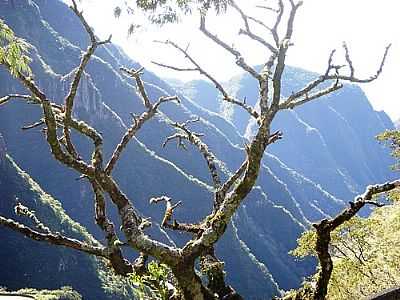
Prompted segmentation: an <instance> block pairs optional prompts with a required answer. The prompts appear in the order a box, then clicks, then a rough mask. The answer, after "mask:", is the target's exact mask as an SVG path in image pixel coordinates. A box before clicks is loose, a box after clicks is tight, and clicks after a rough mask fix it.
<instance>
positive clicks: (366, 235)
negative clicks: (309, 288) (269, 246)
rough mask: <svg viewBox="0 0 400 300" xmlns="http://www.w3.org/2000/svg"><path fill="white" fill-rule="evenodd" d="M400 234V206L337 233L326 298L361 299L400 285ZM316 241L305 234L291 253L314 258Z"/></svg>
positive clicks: (310, 233) (311, 233) (358, 220)
mask: <svg viewBox="0 0 400 300" xmlns="http://www.w3.org/2000/svg"><path fill="white" fill-rule="evenodd" d="M399 231H400V204H398V203H395V204H393V205H388V206H387V207H384V208H380V209H377V210H375V211H374V212H373V213H372V215H371V216H370V217H369V218H360V217H354V218H352V219H351V220H350V221H348V222H346V223H344V224H343V225H342V226H340V227H339V228H338V229H337V230H335V231H334V232H333V233H332V242H331V248H330V253H331V255H332V258H333V263H334V268H333V273H332V277H331V281H330V283H329V288H328V297H327V299H330V300H345V299H362V298H364V297H366V296H368V295H370V294H373V293H376V292H379V291H382V290H384V289H386V288H389V287H392V286H395V285H399V284H400V270H399V268H398V261H399V259H400V253H399V251H398V249H399V246H400V235H399ZM315 241H316V235H315V231H308V232H305V233H304V234H303V235H302V236H301V237H300V239H299V240H298V244H299V245H298V247H297V248H296V249H295V250H293V251H292V254H293V255H296V256H298V257H304V256H307V255H314V256H315V255H316V253H315V250H314V248H315ZM313 280H315V276H314V278H312V279H311V281H313Z"/></svg>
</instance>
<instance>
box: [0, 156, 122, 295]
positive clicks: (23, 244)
mask: <svg viewBox="0 0 400 300" xmlns="http://www.w3.org/2000/svg"><path fill="white" fill-rule="evenodd" d="M0 198H1V201H0V215H2V216H4V217H6V218H13V219H16V220H18V221H19V222H22V223H27V219H26V218H23V217H18V216H16V215H15V213H14V206H15V205H16V203H17V202H22V203H23V204H24V205H25V206H27V207H29V208H30V209H31V210H34V211H35V214H36V216H37V217H38V218H39V219H40V220H43V221H45V222H46V224H47V225H48V226H49V227H50V228H51V229H52V230H53V231H58V232H63V234H65V235H67V236H70V237H74V238H79V239H80V240H86V241H88V242H90V241H91V240H92V239H93V238H92V237H90V235H88V233H87V232H86V230H85V229H84V228H83V227H82V226H80V225H79V224H78V223H76V222H74V221H73V220H72V219H71V218H69V217H68V216H67V215H66V214H65V212H64V210H63V209H62V207H61V204H60V203H59V202H58V201H57V200H55V199H54V198H53V197H51V196H50V195H48V194H46V193H45V192H44V191H43V190H42V189H41V187H40V186H39V185H38V184H37V183H36V182H35V181H34V180H33V179H32V178H31V177H30V176H29V175H28V174H26V173H25V172H24V171H23V170H21V169H20V168H19V167H18V166H17V165H16V164H15V162H14V161H13V160H12V159H10V158H5V156H4V160H3V161H2V162H1V163H0ZM27 224H29V222H28V223H27ZM0 238H1V241H2V243H1V247H0V257H1V258H2V259H1V263H0V266H1V270H2V272H0V283H1V285H2V286H6V287H7V288H8V289H10V290H17V289H19V288H21V287H22V286H24V287H35V288H38V289H59V288H60V287H61V286H66V285H73V286H75V287H76V288H77V289H78V290H79V291H80V293H81V294H82V295H83V296H84V299H90V298H91V297H93V298H94V299H103V300H105V299H120V297H119V296H118V295H109V296H108V295H106V294H105V292H104V291H103V289H102V285H103V284H105V282H104V281H102V279H101V276H100V275H99V274H100V273H101V272H102V271H103V268H102V267H101V265H98V264H97V262H96V260H95V259H93V258H91V257H89V256H87V255H85V254H82V253H78V252H76V251H73V250H71V249H65V248H61V247H59V248H54V247H53V246H50V245H47V244H44V243H38V242H35V241H33V240H30V239H27V238H25V237H23V236H22V235H19V234H17V233H15V232H13V231H11V230H9V229H6V228H4V227H2V226H0ZM82 278H85V280H82ZM0 298H1V297H0ZM10 298H11V297H10ZM12 298H13V299H14V297H12ZM93 298H92V299H93ZM21 299H22V298H21ZM24 299H25V298H24ZM30 299H31V298H30ZM63 299H64V298H63ZM68 299H70V298H68Z"/></svg>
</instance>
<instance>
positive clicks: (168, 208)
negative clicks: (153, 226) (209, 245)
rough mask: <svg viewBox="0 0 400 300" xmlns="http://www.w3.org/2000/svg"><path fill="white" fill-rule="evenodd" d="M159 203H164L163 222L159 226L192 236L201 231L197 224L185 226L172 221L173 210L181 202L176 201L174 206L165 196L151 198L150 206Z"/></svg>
mask: <svg viewBox="0 0 400 300" xmlns="http://www.w3.org/2000/svg"><path fill="white" fill-rule="evenodd" d="M160 202H165V213H164V217H163V220H162V222H161V226H163V227H165V228H169V229H173V230H177V231H183V232H188V233H192V234H198V233H199V232H200V230H201V228H200V225H198V224H186V223H180V222H178V221H177V220H175V219H173V214H174V210H175V209H176V208H177V207H178V206H179V205H181V204H182V202H181V201H178V202H177V203H175V204H172V199H171V198H169V197H166V196H161V197H156V198H151V199H150V203H151V204H153V203H154V204H157V203H160Z"/></svg>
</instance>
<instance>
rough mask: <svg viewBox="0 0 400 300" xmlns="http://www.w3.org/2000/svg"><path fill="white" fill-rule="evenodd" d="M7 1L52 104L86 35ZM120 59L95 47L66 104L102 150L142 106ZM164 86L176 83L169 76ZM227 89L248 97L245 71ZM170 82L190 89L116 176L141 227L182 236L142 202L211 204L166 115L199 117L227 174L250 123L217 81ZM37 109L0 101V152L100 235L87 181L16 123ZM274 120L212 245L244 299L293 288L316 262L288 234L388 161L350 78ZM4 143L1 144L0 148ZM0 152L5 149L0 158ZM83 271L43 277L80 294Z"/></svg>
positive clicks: (201, 166)
mask: <svg viewBox="0 0 400 300" xmlns="http://www.w3.org/2000/svg"><path fill="white" fill-rule="evenodd" d="M15 5H16V7H15V8H13V7H11V5H9V4H8V2H4V1H0V18H2V19H4V20H5V21H6V23H7V24H9V25H10V26H11V27H12V28H13V29H14V30H15V32H16V33H17V34H18V35H19V36H21V37H23V38H25V39H27V40H28V41H29V42H30V43H32V44H33V46H34V49H33V50H32V57H33V64H32V68H33V70H34V73H35V74H36V78H35V80H36V81H37V82H38V83H39V85H40V86H41V88H42V89H43V90H44V91H46V93H48V94H49V95H50V96H51V97H52V98H53V99H55V101H58V102H61V101H63V98H64V96H65V94H66V92H67V90H68V87H69V81H70V78H69V76H68V75H66V74H69V73H70V71H71V70H72V68H73V67H75V66H76V65H77V64H78V62H79V56H80V54H81V51H82V49H86V47H87V37H86V34H85V32H84V31H83V29H82V27H81V25H80V24H79V22H78V20H77V19H76V17H75V16H74V15H73V14H72V13H71V12H70V11H69V10H68V8H67V7H66V6H65V5H64V4H63V3H62V2H59V1H58V0H54V1H49V0H33V1H28V0H20V1H17V2H16V4H15ZM121 65H124V66H127V67H132V66H134V67H138V66H139V65H138V63H137V62H135V61H133V60H131V59H130V58H128V57H127V56H126V54H124V53H123V52H122V51H121V49H120V48H118V47H116V46H114V45H107V46H106V47H102V48H101V49H99V50H98V51H97V52H96V56H95V57H94V59H93V60H92V61H91V62H90V64H89V66H88V70H87V71H88V75H87V76H86V77H85V78H84V80H83V82H82V84H81V85H80V88H79V93H78V98H77V101H76V109H75V111H74V114H75V115H76V116H78V117H80V118H82V119H85V120H86V121H88V122H89V123H90V124H92V125H93V126H94V127H95V128H96V129H98V130H99V131H100V132H102V134H103V136H104V137H105V141H106V142H105V153H106V155H110V153H111V151H112V150H113V148H114V146H115V145H116V144H117V143H118V142H119V139H120V138H121V136H122V135H123V133H124V131H125V130H126V128H127V126H129V125H130V124H131V122H132V120H131V117H130V113H131V112H133V113H138V112H141V111H143V108H142V105H141V101H140V99H139V98H138V96H137V94H136V93H135V92H134V89H133V83H132V82H131V81H129V80H127V79H125V78H124V77H122V76H121V75H120V73H119V67H120V66H121ZM312 75H313V74H311V73H309V72H306V71H304V70H299V69H294V68H289V70H288V72H286V74H285V90H284V93H290V92H291V91H292V90H296V89H297V88H298V87H299V86H300V85H302V84H304V83H305V82H306V81H307V80H308V79H309V78H310V77H311V76H312ZM144 79H145V81H146V88H147V90H148V93H149V94H150V96H151V97H152V99H157V98H158V97H159V96H161V95H164V94H175V93H176V91H175V90H174V89H173V88H171V87H170V86H169V85H168V84H167V83H165V82H163V81H162V80H161V79H160V78H158V77H157V76H156V75H155V74H152V73H146V74H145V77H144ZM174 86H176V87H179V85H178V84H177V83H176V82H175V84H174ZM229 88H230V90H232V92H233V93H235V94H237V96H238V97H243V96H246V98H247V99H248V103H250V104H256V98H255V91H256V88H257V87H256V86H255V83H254V82H252V81H251V80H250V78H248V77H247V76H239V77H237V78H234V79H232V80H231V81H230V82H229ZM15 91H18V92H23V88H22V87H21V85H20V84H18V83H17V82H16V81H15V80H14V79H13V78H11V77H10V76H9V75H8V74H7V73H6V72H5V71H4V70H3V69H0V95H2V94H8V93H10V92H15ZM179 92H184V93H185V94H187V95H189V96H190V97H184V96H183V95H182V94H181V98H182V105H181V106H178V105H176V104H173V103H170V104H167V105H165V106H164V107H163V115H160V116H159V117H158V118H156V119H154V120H152V121H150V122H148V123H146V125H145V126H144V128H143V129H142V130H141V131H140V133H139V135H138V137H137V139H136V140H135V141H133V142H132V143H131V144H130V145H129V147H128V149H127V151H126V152H125V153H124V155H123V157H122V158H121V161H120V162H119V164H118V166H117V168H116V170H115V176H116V177H117V180H118V182H119V183H120V186H121V188H122V189H123V190H124V192H125V193H126V194H127V195H128V196H129V197H130V198H131V199H133V201H134V203H135V205H136V207H137V208H138V209H139V210H140V211H141V212H142V213H143V214H144V215H146V216H150V217H151V218H152V220H153V224H155V225H154V226H153V228H152V229H151V232H150V233H151V234H152V235H153V236H157V237H159V238H160V239H163V240H164V242H166V243H172V242H174V243H176V244H178V245H182V244H183V243H184V242H185V241H186V238H185V237H184V236H182V235H180V234H176V233H173V232H169V231H167V232H165V231H163V230H161V229H160V228H159V226H158V225H157V222H160V220H161V219H162V214H163V211H162V208H161V207H150V206H149V205H148V199H149V198H150V197H152V196H155V195H157V196H158V195H161V194H167V195H169V196H170V197H172V198H174V199H177V200H182V202H183V205H182V207H181V209H180V210H179V211H177V217H178V218H179V219H180V220H188V221H194V220H199V219H200V218H201V216H204V215H205V214H206V213H208V212H209V211H210V210H211V206H212V199H211V194H210V193H209V185H210V178H209V174H208V172H207V168H206V166H205V163H204V161H203V159H202V157H201V156H200V155H199V154H198V153H197V152H196V151H195V149H192V148H190V147H189V150H188V151H187V152H179V151H178V150H177V149H176V147H174V146H172V145H171V146H169V147H166V148H165V149H163V148H162V147H161V144H162V141H163V140H164V138H165V137H166V136H168V135H170V134H171V133H172V130H171V129H170V128H168V126H166V124H165V122H166V119H167V118H171V119H173V120H176V121H183V120H187V119H189V118H192V117H193V115H197V116H199V117H201V122H200V123H199V124H197V125H195V130H196V131H198V132H203V133H205V134H206V135H205V141H206V142H207V143H208V144H209V145H210V149H211V150H212V151H213V152H214V153H215V155H216V157H217V158H218V159H219V160H221V161H223V162H224V168H223V169H224V171H225V172H227V171H234V170H235V169H236V168H237V167H238V166H239V165H240V163H241V162H242V159H243V157H244V148H243V147H244V144H245V143H246V141H247V140H246V137H245V135H247V136H248V135H251V132H252V126H253V124H252V123H251V122H249V119H248V117H247V115H245V114H243V113H242V112H241V111H239V110H237V109H236V108H231V107H227V106H223V105H222V106H221V103H220V102H219V101H218V96H217V94H216V92H215V89H214V88H213V87H212V86H210V85H209V84H208V83H206V82H203V81H197V82H194V83H192V85H191V86H190V91H189V89H188V86H185V87H183V88H182V90H180V91H178V93H179ZM189 92H190V93H189ZM221 107H222V108H221ZM221 112H222V113H221ZM39 117H40V111H39V110H38V108H37V107H34V106H31V105H26V104H24V103H21V102H14V103H10V105H6V106H2V107H1V109H0V132H1V133H2V134H3V137H4V140H5V144H6V145H7V152H8V154H9V155H10V156H12V157H13V159H14V160H15V161H16V163H17V164H18V165H20V166H21V168H22V169H24V170H26V171H27V173H29V174H30V175H31V176H32V178H34V180H35V181H37V182H38V183H39V184H40V185H41V186H42V187H43V189H44V190H45V191H46V192H48V193H50V194H51V195H53V196H54V197H55V198H56V199H59V200H60V202H61V203H62V205H63V207H64V208H65V210H66V212H67V213H68V214H70V215H71V216H73V217H74V218H75V219H76V220H77V221H79V222H80V223H81V224H83V225H84V226H86V227H87V228H88V229H89V230H90V231H91V232H93V233H94V235H95V236H96V237H97V238H98V239H99V240H101V239H103V237H102V236H101V234H100V232H99V230H98V229H97V227H96V226H95V224H94V220H93V203H92V195H91V191H90V188H89V186H88V185H87V184H86V183H85V182H84V181H77V180H75V179H76V177H77V174H76V173H74V172H73V171H71V170H69V169H66V168H65V167H62V166H61V165H60V164H58V163H57V162H55V161H54V159H53V158H52V157H51V155H50V152H49V149H48V146H47V145H46V143H45V141H44V138H43V135H42V133H41V132H40V130H31V131H28V132H22V131H21V130H20V127H21V126H22V125H23V124H27V123H31V122H34V121H36V120H37V119H38V118H39ZM274 126H275V127H276V128H279V129H281V130H282V131H283V132H284V135H285V137H284V140H283V141H282V142H279V143H277V144H276V145H273V147H271V149H270V151H269V152H268V153H267V155H266V156H265V158H264V162H263V163H264V166H263V168H262V170H261V174H260V178H259V180H258V183H257V185H258V186H257V187H256V188H255V189H254V190H253V191H252V192H251V194H250V195H249V197H248V199H247V200H246V201H245V203H244V205H243V206H242V207H241V208H240V209H239V211H238V212H237V214H236V216H235V217H234V219H233V222H232V225H231V226H230V227H229V229H228V230H227V233H226V235H225V236H224V238H223V239H222V240H221V241H220V242H219V244H218V247H217V248H218V249H217V253H218V255H219V256H221V258H222V259H223V260H224V261H225V262H226V270H227V275H228V280H229V281H230V283H232V284H233V285H234V286H235V287H237V289H238V290H239V291H240V292H241V293H242V294H243V295H245V296H246V298H250V299H251V298H255V297H258V298H260V297H263V298H264V297H266V298H267V297H269V296H272V295H274V294H277V293H279V290H281V289H289V288H294V287H296V286H298V285H299V284H300V283H301V281H302V278H303V277H304V276H306V275H307V274H310V273H311V272H312V270H313V268H314V266H313V264H312V262H310V261H305V262H298V261H295V260H294V259H293V258H292V257H291V256H290V255H289V254H288V251H289V250H291V249H292V248H294V247H295V245H296V238H297V237H298V236H299V235H300V234H301V232H302V231H303V230H304V229H305V228H307V227H308V225H309V222H311V221H314V220H317V219H320V218H322V217H324V216H326V215H328V214H334V213H336V212H337V211H338V210H339V209H341V207H342V205H343V201H342V200H341V199H344V200H348V197H353V195H354V194H355V193H357V192H359V191H361V189H362V188H363V187H364V185H365V184H369V183H371V182H377V181H379V182H380V181H384V180H387V179H388V178H390V176H391V174H390V170H389V168H388V167H387V166H389V165H391V164H392V162H391V160H390V158H389V156H388V154H387V151H386V150H385V149H383V148H382V147H381V146H380V145H378V144H377V143H376V142H375V140H374V135H376V134H377V133H379V132H380V131H382V130H384V129H386V128H393V124H392V122H391V121H390V119H389V118H388V117H387V116H386V115H385V114H382V113H376V112H375V111H373V109H372V108H371V106H370V104H369V102H368V100H367V99H366V98H365V96H364V94H363V93H362V92H361V90H360V89H359V88H358V87H356V86H348V87H346V88H345V89H344V90H343V91H341V92H340V93H339V94H336V95H335V96H331V97H329V98H326V99H324V100H321V101H319V102H315V103H311V104H309V105H307V106H305V107H302V108H300V109H297V110H294V111H289V112H285V113H281V114H280V115H279V116H278V119H277V121H276V122H275V123H274ZM74 140H75V141H76V142H77V144H78V148H79V149H80V150H81V151H83V152H85V153H86V154H87V155H88V144H87V141H85V140H83V139H81V138H80V137H77V136H74ZM2 145H3V144H2V143H0V149H3V148H4V147H3V146H2ZM2 147H3V148H2ZM4 157H5V156H4V151H3V160H4ZM7 166H8V167H9V168H11V169H10V170H9V171H8V172H10V173H9V174H13V173H12V172H14V173H15V172H17V171H16V169H15V168H14V169H13V167H12V165H10V163H7ZM221 166H222V163H221ZM1 174H4V173H1ZM1 174H0V176H1ZM11 176H14V175H11ZM8 177H9V176H7V177H6V178H8ZM18 185H19V183H18V182H13V181H7V186H6V187H7V189H11V190H13V189H18ZM4 189H5V187H4V188H1V189H0V197H3V196H4V195H6V196H7V197H5V198H4V199H8V200H7V201H8V202H7V209H4V210H3V209H2V208H3V207H2V206H0V213H1V214H3V213H5V214H7V213H11V211H10V209H11V208H10V207H11V203H12V201H14V200H13V199H14V194H15V193H14V192H11V193H9V192H7V191H5V190H4ZM32 197H33V196H32V195H31V194H23V195H21V196H19V198H20V199H21V201H24V202H25V201H26V203H27V205H34V203H32ZM1 203H3V202H1ZM112 212H113V213H114V216H115V212H114V211H112ZM46 219H47V220H48V221H49V222H57V220H58V216H57V215H48V216H47V217H46ZM58 221H59V220H58ZM0 230H1V231H0V237H1V240H2V243H4V242H3V241H7V243H10V244H13V243H14V242H15V241H19V240H20V239H21V238H20V237H18V236H17V234H15V233H13V232H9V231H6V230H4V229H1V228H0ZM27 242H28V241H27ZM2 245H3V244H2ZM27 247H29V249H30V250H31V251H32V252H33V253H39V252H38V251H41V250H40V249H41V247H44V246H42V245H38V244H37V243H33V242H30V241H29V246H27ZM1 249H2V250H1V251H3V248H1ZM46 249H47V250H46V251H48V252H46V253H45V255H44V256H43V258H42V260H43V261H45V260H46V255H47V253H52V254H51V255H54V256H52V257H54V261H56V257H59V255H60V254H59V251H61V250H57V249H55V248H51V247H47V248H46ZM52 249H54V250H52ZM2 255H4V257H5V256H7V257H9V258H10V260H17V258H18V257H19V255H20V254H19V252H18V251H12V250H11V246H10V247H8V248H7V250H4V253H2ZM49 255H50V254H49ZM71 255H72V254H71ZM74 255H75V254H74ZM38 259H39V258H38V257H37V256H35V257H34V258H33V259H32V262H31V263H25V264H21V265H20V269H19V270H20V272H18V273H16V274H22V273H33V272H34V270H35V268H36V266H35V264H36V262H35V261H36V260H38ZM82 259H84V258H82ZM85 259H86V260H88V259H87V258H85ZM88 261H89V260H88ZM4 263H5V262H4V261H0V269H3V268H6V267H7V266H5V265H4ZM64 267H65V268H66V269H68V270H70V271H71V273H70V274H71V276H72V273H74V274H83V273H84V272H89V271H87V270H86V269H87V267H86V266H85V265H84V264H83V263H82V264H75V262H74V261H73V260H68V261H66V262H65V264H64ZM42 272H43V274H44V273H46V274H47V273H49V274H51V273H52V272H53V269H52V266H47V265H46V264H43V267H42ZM90 274H92V275H88V277H87V281H88V282H90V285H89V286H87V287H83V286H81V285H79V282H76V281H77V280H76V278H77V277H76V276H75V277H73V276H72V277H71V278H69V277H67V276H66V277H59V276H58V273H57V276H54V277H53V278H54V279H53V282H52V283H51V284H54V285H72V286H73V288H74V289H76V290H77V291H79V292H81V293H83V294H86V295H88V292H90V291H95V290H96V291H97V290H98V289H99V279H97V278H95V276H94V275H93V273H90ZM2 276H4V277H0V285H13V286H12V288H19V287H23V286H28V285H36V286H33V287H39V288H41V287H45V285H46V283H47V281H46V280H44V281H41V282H36V283H31V281H30V280H29V278H25V277H24V276H22V275H21V276H18V275H15V277H14V275H11V274H8V273H5V274H2ZM90 276H92V277H90ZM59 278H60V279H59ZM61 283H62V284H61ZM46 287H48V286H46ZM86 288H88V289H89V288H90V291H88V289H86ZM98 293H100V292H98ZM88 299H90V298H88ZM96 299H97V298H96Z"/></svg>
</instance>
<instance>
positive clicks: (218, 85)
mask: <svg viewBox="0 0 400 300" xmlns="http://www.w3.org/2000/svg"><path fill="white" fill-rule="evenodd" d="M157 42H158V43H163V44H166V45H170V46H172V47H174V48H175V49H177V50H178V51H179V52H181V53H182V54H183V55H184V57H185V58H186V59H187V60H189V62H190V63H191V64H192V65H193V66H194V68H179V67H176V66H171V65H166V64H162V63H159V62H155V61H153V63H154V64H155V65H157V66H159V67H163V68H167V69H171V70H175V71H196V72H199V73H200V74H201V75H203V76H205V77H206V78H207V79H208V80H210V81H211V82H212V83H213V84H214V85H215V87H216V88H217V90H218V91H219V92H220V93H221V94H222V100H223V101H226V102H229V103H232V104H234V105H237V106H240V107H242V108H243V109H244V110H246V111H247V112H248V113H249V114H250V115H251V116H252V117H254V118H255V119H256V120H257V119H258V117H259V115H258V113H257V112H256V111H255V110H254V109H253V108H252V107H251V106H249V105H247V104H246V101H245V100H244V101H240V100H238V99H235V98H234V97H232V96H230V95H229V94H228V92H227V91H226V90H225V89H224V87H223V86H222V84H221V83H219V81H218V80H216V79H215V77H213V76H212V75H211V74H210V73H208V72H207V71H205V70H204V68H202V67H201V66H200V65H199V63H197V62H196V60H195V59H194V58H193V57H192V56H191V55H190V54H189V53H188V50H187V48H186V49H183V48H182V47H180V46H179V45H178V44H176V43H174V42H172V41H169V40H167V41H165V42H160V41H157Z"/></svg>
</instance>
